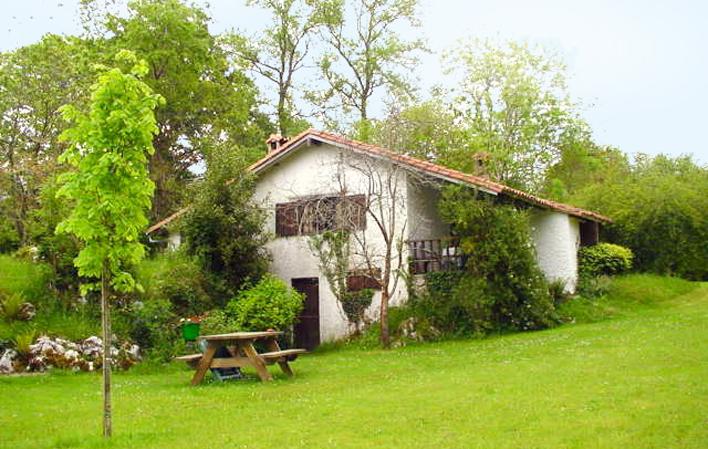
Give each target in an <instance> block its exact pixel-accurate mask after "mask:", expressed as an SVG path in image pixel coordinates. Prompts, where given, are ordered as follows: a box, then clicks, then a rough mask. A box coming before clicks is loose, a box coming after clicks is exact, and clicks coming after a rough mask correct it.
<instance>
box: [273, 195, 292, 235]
mask: <svg viewBox="0 0 708 449" xmlns="http://www.w3.org/2000/svg"><path fill="white" fill-rule="evenodd" d="M275 235H277V236H278V237H290V236H293V235H298V219H297V205H296V204H295V203H281V204H276V205H275Z"/></svg>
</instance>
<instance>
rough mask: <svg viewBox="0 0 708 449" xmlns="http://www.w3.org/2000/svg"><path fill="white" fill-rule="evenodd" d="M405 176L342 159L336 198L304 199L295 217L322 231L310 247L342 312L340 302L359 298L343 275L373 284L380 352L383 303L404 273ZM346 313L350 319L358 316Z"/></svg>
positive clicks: (386, 341) (385, 166) (358, 159)
mask: <svg viewBox="0 0 708 449" xmlns="http://www.w3.org/2000/svg"><path fill="white" fill-rule="evenodd" d="M410 176H413V174H412V173H410V172H408V171H406V170H405V169H404V168H402V167H401V166H399V165H397V164H394V163H389V162H382V161H379V160H376V159H372V158H370V157H366V156H358V155H347V156H345V155H342V157H341V159H340V161H339V162H338V164H337V169H336V171H335V178H336V179H335V182H336V183H337V185H338V186H339V192H338V195H337V198H335V197H328V198H323V199H322V200H317V201H314V202H313V201H312V200H311V199H310V200H308V201H307V203H308V207H307V208H306V210H305V211H303V213H301V214H300V216H301V219H304V220H305V221H306V222H307V223H310V222H314V223H319V224H320V225H321V226H323V227H324V228H326V229H327V231H326V232H324V233H323V234H322V235H320V236H317V235H315V236H314V237H313V238H311V241H310V248H311V250H312V252H313V254H314V255H315V256H316V257H318V259H319V262H320V267H321V269H322V271H323V273H324V274H325V277H326V278H327V280H328V282H329V283H330V288H331V290H332V292H333V294H334V295H335V296H336V297H337V299H339V301H340V302H341V303H342V305H343V307H345V308H346V307H348V305H347V304H346V302H347V301H348V300H350V299H352V300H354V301H359V300H361V299H362V298H359V297H351V298H350V297H348V293H349V290H348V286H347V277H348V276H349V275H351V274H355V275H359V276H364V277H367V278H369V279H372V280H374V281H375V283H376V284H377V285H376V289H377V290H380V301H379V310H378V311H379V324H380V326H381V345H382V346H383V347H384V348H388V347H390V344H391V340H390V332H389V327H388V309H389V303H390V301H391V298H392V297H393V295H394V293H395V292H396V291H397V288H398V286H399V282H400V281H401V278H402V275H403V273H404V271H405V263H406V259H405V250H404V245H405V239H406V235H407V228H408V217H407V214H406V209H405V207H406V206H405V200H406V196H405V195H406V183H407V182H408V180H409V177H410ZM354 193H356V195H353V194H354ZM359 197H360V198H361V199H359ZM317 231H319V229H317ZM352 312H354V313H353V314H352V316H355V315H356V314H357V313H360V312H362V311H357V310H352ZM348 315H349V314H348ZM354 324H355V325H358V324H357V323H356V322H355V323H354Z"/></svg>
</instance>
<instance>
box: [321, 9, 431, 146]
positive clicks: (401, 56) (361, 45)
mask: <svg viewBox="0 0 708 449" xmlns="http://www.w3.org/2000/svg"><path fill="white" fill-rule="evenodd" d="M356 3H357V5H356V7H355V8H354V17H353V19H352V20H348V19H346V16H347V11H346V4H345V2H343V1H341V0H333V1H322V2H319V3H318V5H317V8H318V12H317V14H318V16H319V18H320V20H321V22H322V24H323V29H324V31H323V33H322V34H323V36H324V38H325V39H326V40H327V43H328V44H329V51H328V52H326V53H325V54H324V55H323V56H322V57H321V58H320V60H319V64H318V65H319V69H320V71H321V73H322V76H323V78H324V80H325V82H326V86H327V87H326V88H325V89H324V90H323V91H320V92H310V93H309V94H308V99H309V100H310V101H312V102H313V103H314V104H315V105H316V106H318V107H319V108H320V109H321V110H323V111H330V110H331V109H333V108H332V106H334V108H335V109H340V108H341V109H342V110H343V111H342V112H344V113H345V114H347V113H348V112H349V111H351V110H355V111H356V112H357V114H358V117H357V119H358V120H359V121H361V122H362V123H360V124H359V126H358V128H359V133H358V134H359V135H358V136H357V137H358V138H360V139H362V140H367V138H368V132H367V131H368V129H369V127H368V123H367V120H368V119H369V106H370V102H371V97H372V96H373V95H374V94H375V93H376V92H378V91H379V90H381V89H382V88H383V89H385V90H387V91H388V92H396V93H400V94H405V95H407V96H410V95H412V92H413V87H412V83H411V81H410V77H409V76H408V74H409V73H410V71H411V70H412V69H413V68H414V67H415V65H416V63H417V59H416V57H415V55H416V53H417V52H418V51H420V50H423V49H424V45H423V42H422V40H412V41H406V40H404V39H402V38H401V36H400V34H399V33H398V32H396V31H395V30H396V27H399V26H401V25H402V24H409V25H412V26H413V27H415V26H418V25H419V21H418V20H417V17H416V9H417V6H418V1H417V0H380V1H376V2H368V1H357V2H356ZM374 61H375V62H374ZM406 71H407V72H408V73H405V72H406ZM328 118H330V122H332V124H333V125H334V124H335V123H337V124H341V121H339V120H334V121H333V120H331V117H328ZM355 121H356V120H355Z"/></svg>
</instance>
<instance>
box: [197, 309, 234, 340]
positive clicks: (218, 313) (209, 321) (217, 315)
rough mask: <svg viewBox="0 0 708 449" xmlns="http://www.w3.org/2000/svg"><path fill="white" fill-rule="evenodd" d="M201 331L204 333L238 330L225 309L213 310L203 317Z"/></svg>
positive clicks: (222, 332)
mask: <svg viewBox="0 0 708 449" xmlns="http://www.w3.org/2000/svg"><path fill="white" fill-rule="evenodd" d="M200 324H201V326H200V328H199V331H200V333H201V334H203V335H210V334H211V335H213V334H227V333H229V332H236V331H237V328H236V326H235V324H234V322H233V320H232V319H231V317H230V316H229V315H228V314H227V313H226V311H225V310H220V309H216V310H212V311H209V312H208V313H207V315H206V316H205V317H204V318H203V319H202V321H201V323H200Z"/></svg>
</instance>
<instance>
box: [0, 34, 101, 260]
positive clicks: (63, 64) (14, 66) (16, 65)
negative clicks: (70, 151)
mask: <svg viewBox="0 0 708 449" xmlns="http://www.w3.org/2000/svg"><path fill="white" fill-rule="evenodd" d="M89 55H90V49H89V47H88V45H86V43H85V42H83V41H81V40H80V39H77V38H65V37H61V36H57V35H52V34H48V35H46V36H44V37H43V38H42V39H41V40H40V41H39V42H38V43H36V44H32V45H28V46H26V47H21V48H19V49H17V50H14V51H12V52H7V53H2V54H0V167H1V168H2V170H0V211H1V212H2V215H3V220H2V223H3V224H2V225H0V227H1V228H2V229H4V231H3V232H2V234H3V235H4V236H5V237H4V240H5V241H6V243H5V244H3V245H2V246H4V247H5V250H11V249H14V248H15V247H17V246H19V245H27V244H29V243H30V240H31V230H30V216H31V215H32V213H33V212H34V211H35V210H36V209H37V208H38V207H39V204H38V198H39V193H40V190H41V188H42V185H43V183H44V182H45V181H46V180H47V179H48V178H49V177H50V176H52V175H53V174H54V173H55V172H56V171H57V169H58V167H57V163H56V158H57V157H58V155H59V154H61V152H62V151H63V149H64V145H63V144H62V143H61V142H60V141H59V134H61V132H62V131H63V129H64V128H65V124H64V123H63V122H62V120H61V116H60V115H61V114H60V113H59V108H60V107H61V106H62V105H63V104H66V103H69V102H72V103H81V102H83V101H85V99H86V95H85V90H86V88H87V87H88V85H89V83H90V81H89V75H88V74H89V73H90V70H88V62H87V61H88V60H89V58H90V56H89Z"/></svg>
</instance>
